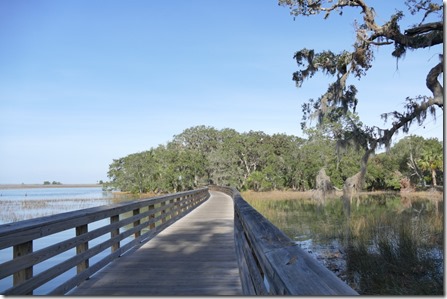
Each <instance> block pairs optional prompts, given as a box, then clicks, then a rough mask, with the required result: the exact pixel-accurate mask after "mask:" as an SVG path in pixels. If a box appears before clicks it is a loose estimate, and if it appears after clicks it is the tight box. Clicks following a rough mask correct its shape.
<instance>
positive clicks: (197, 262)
mask: <svg viewBox="0 0 447 299" xmlns="http://www.w3.org/2000/svg"><path fill="white" fill-rule="evenodd" d="M211 195H212V196H211V197H210V198H209V199H208V200H207V201H206V202H204V203H202V204H201V205H200V206H199V207H197V208H196V209H194V210H193V211H191V212H190V213H189V214H187V215H186V216H184V217H183V218H182V219H180V220H178V221H177V222H175V223H174V224H172V225H170V226H169V227H167V228H166V229H165V230H163V231H162V232H161V233H159V234H158V235H157V236H156V237H155V238H153V239H152V240H150V241H149V242H147V243H146V244H144V245H143V246H142V247H141V248H139V249H138V250H137V251H136V252H134V253H132V254H130V255H125V256H122V257H121V258H120V259H118V260H115V261H114V262H112V263H111V264H110V265H109V266H107V267H106V268H105V269H103V270H101V271H100V272H99V273H97V274H96V275H93V276H92V277H91V278H90V279H89V280H87V281H84V282H83V283H82V284H81V285H80V286H79V287H77V288H75V289H74V290H73V291H72V292H70V293H68V294H69V295H90V296H95V295H100V296H107V295H126V296H132V295H139V296H147V295H195V296H198V295H242V287H241V282H240V277H239V268H238V263H237V260H236V254H235V245H234V227H233V213H234V211H233V201H232V199H231V197H229V196H227V195H225V194H223V193H220V192H211ZM130 273H131V274H130Z"/></svg>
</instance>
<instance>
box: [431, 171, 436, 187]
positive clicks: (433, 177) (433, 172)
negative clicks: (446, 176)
mask: <svg viewBox="0 0 447 299" xmlns="http://www.w3.org/2000/svg"><path fill="white" fill-rule="evenodd" d="M431 178H432V183H433V187H436V169H432V170H431Z"/></svg>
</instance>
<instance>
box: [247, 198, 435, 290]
mask: <svg viewBox="0 0 447 299" xmlns="http://www.w3.org/2000/svg"><path fill="white" fill-rule="evenodd" d="M439 197H440V198H438V199H433V198H432V197H431V196H428V197H425V198H408V197H401V196H400V195H398V194H383V195H377V196H361V197H359V198H357V199H354V200H352V201H349V200H346V201H345V200H343V199H341V198H337V199H332V200H326V202H318V201H314V200H311V199H284V200H282V199H274V198H272V199H251V198H250V196H245V195H244V198H245V199H246V200H247V201H248V202H249V203H250V204H251V205H252V206H253V207H255V208H256V209H257V210H258V211H259V212H260V213H262V214H263V215H264V216H265V217H266V218H267V219H269V220H270V221H271V222H272V223H273V224H274V225H276V226H277V227H278V228H280V229H281V230H282V231H283V232H284V233H286V234H287V235H288V236H289V237H290V238H291V239H293V240H295V242H296V243H297V244H298V245H300V246H301V247H302V248H303V249H304V250H305V251H307V252H308V253H309V254H311V255H312V256H313V257H314V258H316V259H317V260H319V261H320V262H321V263H322V264H324V265H325V266H326V267H327V268H329V269H330V270H332V271H333V272H334V273H335V274H336V275H337V276H339V277H340V278H341V279H342V280H344V281H346V282H347V283H348V284H349V285H350V286H351V287H352V288H354V289H355V290H357V291H358V292H359V293H360V294H364V295H440V294H443V286H444V285H443V278H444V259H443V255H444V246H443V244H444V226H443V223H444V205H443V201H442V196H439Z"/></svg>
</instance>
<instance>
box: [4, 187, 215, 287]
mask: <svg viewBox="0 0 447 299" xmlns="http://www.w3.org/2000/svg"><path fill="white" fill-rule="evenodd" d="M208 198H209V192H208V188H201V189H198V190H192V191H185V192H179V193H174V194H168V195H162V196H157V197H151V198H147V199H141V200H134V201H129V202H123V203H117V204H111V205H105V206H99V207H93V208H87V209H82V210H77V211H72V212H65V213H61V214H55V215H51V216H44V217H39V218H35V219H29V220H24V221H20V222H14V223H8V224H3V225H0V249H5V248H10V247H12V248H13V257H12V259H10V260H9V261H6V262H4V263H2V264H0V279H3V278H5V277H8V276H10V275H13V277H14V285H13V287H11V288H9V289H8V290H6V292H5V293H4V294H10V295H12V294H32V293H33V290H35V289H36V288H38V287H40V286H41V285H43V284H45V283H46V282H48V281H49V280H51V279H53V278H54V277H57V276H59V275H60V274H62V273H64V272H66V271H67V270H69V269H72V268H73V267H76V268H77V274H76V276H74V277H72V278H70V279H69V280H68V281H66V282H64V283H62V285H59V286H57V287H56V288H55V289H54V290H53V291H52V293H50V294H64V293H66V292H67V291H69V290H70V289H72V288H73V287H75V286H76V285H77V284H79V283H80V282H82V281H83V280H85V279H88V277H90V276H91V275H92V274H93V273H95V272H97V271H98V270H100V269H102V268H103V267H104V266H106V265H107V264H108V263H109V262H111V261H112V260H113V259H115V258H116V257H119V256H121V255H122V254H124V253H125V252H127V251H129V250H130V249H132V248H135V247H136V246H138V245H139V244H140V243H141V242H143V241H147V240H149V239H150V238H152V237H154V236H155V235H156V234H158V233H159V232H160V231H161V230H163V229H164V228H166V227H167V226H169V225H170V224H172V223H174V222H175V221H177V220H178V219H180V218H181V217H183V216H184V215H186V214H187V213H189V212H190V211H191V210H192V209H194V208H195V207H197V206H198V205H199V204H200V203H202V202H203V201H205V200H206V199H208ZM156 205H159V206H158V207H156ZM144 209H146V211H143V210H144ZM129 212H133V214H132V215H131V216H128V217H124V218H123V216H124V215H123V214H124V213H129ZM121 215H123V216H121ZM120 216H121V217H120ZM120 218H121V219H120ZM103 219H110V224H107V225H104V226H101V227H99V228H97V229H94V230H92V231H88V224H90V223H93V222H96V221H98V220H103ZM143 220H144V221H143ZM129 225H130V226H131V228H128V229H125V230H124V231H120V229H121V228H124V227H125V226H129ZM147 228H148V229H149V230H148V231H146V232H143V229H147ZM68 229H76V230H75V232H76V236H75V237H73V238H70V239H67V240H63V241H61V242H59V243H57V244H49V245H48V246H46V247H45V248H42V249H40V250H37V251H33V241H34V240H36V239H38V238H41V237H45V236H49V235H52V234H55V233H58V232H61V231H66V230H68ZM108 233H110V237H109V238H108V239H107V240H105V241H103V242H102V243H100V244H98V245H95V246H94V247H91V248H90V246H89V241H91V240H93V239H95V238H97V237H99V236H103V235H105V234H108ZM132 235H134V236H135V237H134V239H133V240H132V241H130V242H128V243H127V244H125V245H123V246H121V244H120V242H121V241H122V240H124V239H126V238H128V237H130V236H132ZM71 248H76V255H75V256H74V257H71V258H68V259H67V260H65V261H62V262H60V263H58V264H57V265H54V266H52V267H50V268H49V269H46V270H45V271H43V272H41V273H39V274H37V275H33V267H34V266H35V265H36V264H38V263H40V262H42V261H45V260H47V259H49V258H51V257H53V256H55V255H58V254H60V253H63V252H65V251H67V250H69V249H71ZM107 248H111V253H110V254H109V255H107V256H106V257H104V258H102V259H101V260H100V261H99V262H97V263H95V264H94V265H93V266H90V265H89V259H90V258H91V257H93V256H95V255H97V254H98V253H101V252H103V251H104V250H105V249H107Z"/></svg>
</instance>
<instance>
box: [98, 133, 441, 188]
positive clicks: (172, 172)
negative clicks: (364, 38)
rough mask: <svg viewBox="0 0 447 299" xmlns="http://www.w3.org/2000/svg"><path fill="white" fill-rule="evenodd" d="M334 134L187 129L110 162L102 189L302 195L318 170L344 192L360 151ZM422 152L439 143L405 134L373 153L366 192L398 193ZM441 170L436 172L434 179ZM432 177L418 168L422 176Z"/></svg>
mask: <svg viewBox="0 0 447 299" xmlns="http://www.w3.org/2000/svg"><path fill="white" fill-rule="evenodd" d="M331 132H333V128H329V129H328V130H327V131H323V130H312V129H310V130H308V131H307V134H308V139H302V138H299V137H296V136H290V135H286V134H274V135H268V134H265V133H264V132H260V131H250V132H248V133H247V132H246V133H239V132H237V131H235V130H233V129H228V128H226V129H222V130H217V129H215V128H212V127H205V126H198V127H192V128H188V129H186V130H185V131H183V132H182V133H181V134H179V135H175V136H174V138H173V140H172V141H170V142H168V143H167V144H166V145H160V146H158V147H156V148H151V149H149V150H147V151H143V152H140V153H134V154H130V155H128V156H126V157H123V158H119V159H114V160H113V162H112V163H111V164H110V166H109V171H108V177H109V178H110V181H109V182H107V183H105V184H104V188H106V189H107V188H108V189H118V190H121V191H127V192H132V193H169V192H177V191H183V190H190V189H194V188H197V187H200V186H205V185H209V184H217V185H229V186H234V187H236V188H238V189H240V190H248V189H250V190H256V191H269V190H287V189H289V190H301V191H305V190H311V189H315V188H316V176H317V174H318V173H319V171H320V170H321V169H322V168H324V169H325V171H326V174H327V175H328V177H329V178H330V180H331V183H332V184H333V185H334V186H335V187H337V188H341V187H342V185H343V182H344V180H346V178H348V177H349V176H352V175H353V174H354V173H356V171H357V169H358V160H359V158H360V157H361V152H360V151H359V149H356V148H355V147H348V148H339V147H338V143H337V141H336V137H335V136H334V135H333V134H332V133H331ZM414 144H417V147H416V146H414ZM395 148H396V150H395ZM425 148H440V149H441V153H442V144H441V143H440V142H439V141H437V140H433V139H428V140H425V139H424V138H422V137H415V136H410V137H408V138H404V139H402V140H401V141H400V142H399V143H398V144H396V145H395V147H393V148H392V149H391V151H390V153H389V154H386V153H383V154H379V155H377V156H375V157H374V158H373V159H372V162H371V163H370V164H369V165H368V167H369V168H368V176H367V180H366V183H367V186H366V187H367V188H368V189H374V190H379V189H397V190H398V189H399V188H400V183H399V182H400V179H401V178H402V177H403V176H408V177H410V176H411V175H410V174H411V169H409V168H408V165H407V164H406V162H408V159H409V157H410V156H411V155H412V156H413V157H414V159H415V161H422V160H420V159H421V157H423V156H422V150H423V149H425ZM418 165H419V164H418ZM441 171H442V168H441V169H437V172H438V174H441ZM430 174H431V173H430V172H429V171H428V170H427V171H424V170H421V175H423V176H427V175H430ZM438 177H439V175H438ZM441 182H442V181H441Z"/></svg>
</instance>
